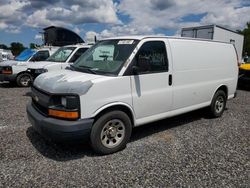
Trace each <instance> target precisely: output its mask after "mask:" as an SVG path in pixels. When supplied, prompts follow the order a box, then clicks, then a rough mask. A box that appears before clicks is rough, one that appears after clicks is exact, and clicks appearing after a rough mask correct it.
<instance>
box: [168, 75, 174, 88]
mask: <svg viewBox="0 0 250 188" xmlns="http://www.w3.org/2000/svg"><path fill="white" fill-rule="evenodd" d="M172 83H173V77H172V74H170V75H169V76H168V85H170V86H171V85H172Z"/></svg>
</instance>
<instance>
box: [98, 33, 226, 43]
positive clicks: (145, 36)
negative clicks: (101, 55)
mask: <svg viewBox="0 0 250 188" xmlns="http://www.w3.org/2000/svg"><path fill="white" fill-rule="evenodd" d="M146 38H168V39H181V40H183V39H185V40H195V41H208V42H219V43H226V44H230V43H229V42H222V41H215V40H211V39H202V38H191V37H178V36H163V35H131V36H120V37H111V38H105V39H101V40H111V39H113V40H125V39H128V40H143V39H146Z"/></svg>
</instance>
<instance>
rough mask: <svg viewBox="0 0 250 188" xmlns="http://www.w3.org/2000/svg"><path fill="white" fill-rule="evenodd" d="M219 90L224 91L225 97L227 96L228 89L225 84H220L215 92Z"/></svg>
mask: <svg viewBox="0 0 250 188" xmlns="http://www.w3.org/2000/svg"><path fill="white" fill-rule="evenodd" d="M219 90H222V91H224V92H225V94H226V97H228V89H227V86H225V85H222V86H220V87H219V88H218V89H217V90H216V92H217V91H219ZM216 92H215V93H216Z"/></svg>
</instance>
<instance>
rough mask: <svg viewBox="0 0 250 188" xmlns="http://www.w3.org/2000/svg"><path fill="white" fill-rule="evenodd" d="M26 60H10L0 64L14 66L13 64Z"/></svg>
mask: <svg viewBox="0 0 250 188" xmlns="http://www.w3.org/2000/svg"><path fill="white" fill-rule="evenodd" d="M24 62H25V61H15V60H8V61H3V62H1V63H0V66H2V67H4V66H13V65H17V64H21V63H24Z"/></svg>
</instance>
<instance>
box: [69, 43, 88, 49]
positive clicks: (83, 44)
mask: <svg viewBox="0 0 250 188" xmlns="http://www.w3.org/2000/svg"><path fill="white" fill-rule="evenodd" d="M91 46H92V45H91V44H88V43H79V44H72V45H67V46H64V47H77V48H79V47H91Z"/></svg>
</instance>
